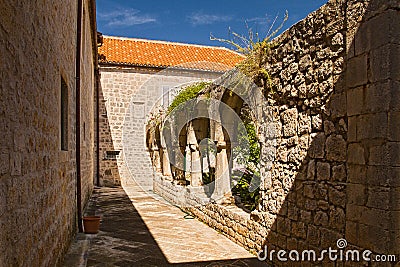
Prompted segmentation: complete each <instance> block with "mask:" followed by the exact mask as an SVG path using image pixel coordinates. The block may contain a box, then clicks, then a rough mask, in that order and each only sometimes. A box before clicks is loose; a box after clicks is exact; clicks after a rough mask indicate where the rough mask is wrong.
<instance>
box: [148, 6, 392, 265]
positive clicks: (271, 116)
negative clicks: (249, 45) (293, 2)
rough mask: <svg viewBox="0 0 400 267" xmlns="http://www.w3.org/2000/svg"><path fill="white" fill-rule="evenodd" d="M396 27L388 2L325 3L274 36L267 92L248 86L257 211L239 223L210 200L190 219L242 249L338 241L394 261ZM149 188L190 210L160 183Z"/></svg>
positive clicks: (266, 63)
mask: <svg viewBox="0 0 400 267" xmlns="http://www.w3.org/2000/svg"><path fill="white" fill-rule="evenodd" d="M399 20H400V12H399V2H398V1H377V0H370V1H350V0H349V1H333V0H332V1H329V2H328V4H326V5H325V6H323V7H321V8H320V9H319V10H317V11H315V12H313V13H311V14H310V15H309V16H307V17H306V18H305V19H304V20H302V21H300V22H299V23H297V24H296V25H294V26H292V27H291V28H290V29H289V30H287V31H286V32H285V33H283V34H282V35H281V36H279V37H278V38H277V39H276V41H277V43H278V45H277V46H276V47H274V48H273V49H272V51H271V53H270V54H268V55H266V56H265V57H264V59H263V61H262V64H261V66H262V68H265V69H266V70H267V71H268V72H269V74H270V75H271V77H272V80H273V84H274V85H273V88H272V90H273V93H271V92H270V91H271V90H270V88H269V87H268V82H267V81H266V79H265V78H262V77H261V78H259V79H255V82H256V83H257V84H258V85H259V86H261V87H263V90H264V97H265V99H266V101H264V103H263V107H262V109H263V120H262V121H258V122H256V123H257V124H258V125H259V129H260V135H259V138H260V141H261V144H262V156H261V176H262V182H261V187H260V189H261V203H260V207H259V209H258V211H257V212H253V213H252V216H251V218H252V221H251V222H250V221H249V217H247V218H246V217H240V216H239V217H238V216H237V215H234V214H233V213H232V211H231V210H229V209H227V208H226V207H223V206H219V205H215V204H208V205H204V206H201V205H196V206H194V207H192V208H191V209H192V212H193V213H194V214H196V216H198V217H199V218H200V219H201V220H203V221H205V222H206V223H208V224H209V225H211V226H213V227H215V228H216V229H218V230H220V231H222V232H223V233H225V234H226V235H228V236H229V237H230V238H232V239H233V240H236V241H237V242H239V243H240V244H242V245H244V246H245V247H247V248H248V249H250V250H253V251H257V250H259V249H261V247H262V246H263V245H267V246H268V249H269V250H272V249H274V250H279V249H285V250H286V251H289V250H291V249H296V250H298V251H303V250H306V249H315V251H321V250H322V249H327V248H328V247H332V248H336V241H337V240H338V239H339V238H345V239H346V240H347V241H348V246H347V249H359V250H360V251H362V250H364V249H368V250H371V251H372V252H373V254H397V255H399V254H400V251H399V248H400V246H399V242H400V237H399V234H400V229H399V225H400V224H399V220H400V214H399V205H398V204H399V199H400V195H399V181H400V177H399V173H398V166H399V155H400V152H399V144H398V141H399V138H400V133H399V131H398V129H399V116H398V110H399V104H398V103H399V99H398V96H399V93H398V92H399V83H398V81H399V79H400V76H399V73H400V72H399V69H400V65H399V62H400V60H399V57H400V53H399V40H400V39H399V38H398V37H399V36H398V33H399V32H400V23H399ZM228 89H229V88H228ZM215 90H216V93H215V94H214V95H219V96H221V95H222V94H221V90H222V91H223V90H224V89H223V88H222V89H221V87H217V88H216V89H215ZM218 90H219V92H217V91H218ZM271 148H274V149H271ZM271 151H272V152H274V151H275V152H276V153H273V154H272V155H271ZM271 156H272V158H271ZM155 189H156V191H157V192H159V193H160V194H161V195H163V196H164V197H166V198H167V199H169V200H170V201H174V202H177V203H188V202H190V199H192V200H193V201H194V202H196V198H195V197H193V196H192V195H191V194H188V193H187V192H189V191H187V192H186V193H185V191H186V189H185V188H184V187H181V186H174V185H173V184H171V183H170V182H168V179H165V180H164V179H162V178H157V179H156V180H155ZM182 198H188V199H189V200H186V201H182ZM193 201H192V202H193ZM198 203H200V202H198ZM235 218H236V219H235ZM254 225H256V226H254ZM260 226H261V228H260ZM243 228H245V229H244V230H243ZM260 229H262V231H261V230H260ZM260 236H261V237H262V241H261V242H260ZM326 259H327V258H326ZM274 264H276V265H277V266H280V265H282V266H284V265H286V264H287V263H285V262H283V263H282V262H279V261H278V260H277V259H276V258H275V260H274ZM302 264H303V263H301V264H300V265H299V266H302ZM326 264H328V263H327V262H326ZM346 264H347V265H348V266H353V265H352V264H354V266H358V265H359V264H360V263H358V262H355V263H351V262H347V263H346Z"/></svg>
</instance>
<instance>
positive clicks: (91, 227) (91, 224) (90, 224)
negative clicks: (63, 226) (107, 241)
mask: <svg viewBox="0 0 400 267" xmlns="http://www.w3.org/2000/svg"><path fill="white" fill-rule="evenodd" d="M99 228H100V216H86V217H83V229H84V231H85V234H97V233H98V232H99Z"/></svg>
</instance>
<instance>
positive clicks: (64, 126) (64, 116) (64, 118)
mask: <svg viewBox="0 0 400 267" xmlns="http://www.w3.org/2000/svg"><path fill="white" fill-rule="evenodd" d="M60 130H61V150H65V151H67V150H68V86H67V83H66V82H65V80H64V79H63V77H61V125H60Z"/></svg>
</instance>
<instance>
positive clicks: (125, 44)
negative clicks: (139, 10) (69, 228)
mask: <svg viewBox="0 0 400 267" xmlns="http://www.w3.org/2000/svg"><path fill="white" fill-rule="evenodd" d="M103 40H104V41H103V45H102V46H101V47H100V48H99V58H100V62H99V65H100V74H101V90H100V102H101V104H100V129H101V130H100V135H101V136H100V157H101V158H100V181H101V184H104V185H115V184H116V185H118V184H121V182H122V183H129V182H130V181H132V179H134V180H136V181H137V182H139V184H140V185H142V186H145V187H152V180H151V177H152V175H153V172H152V168H151V163H150V160H149V157H148V152H147V151H146V145H145V139H146V138H145V123H146V115H147V114H149V113H150V112H151V111H152V110H153V111H155V113H157V108H158V107H159V106H164V107H165V106H168V105H169V103H170V102H172V100H173V98H174V96H175V94H176V92H177V91H178V90H179V89H180V88H181V87H182V86H183V85H187V84H190V83H193V82H198V81H210V80H214V79H216V78H218V77H219V76H221V75H222V74H223V73H224V72H225V71H227V70H229V69H232V68H233V67H234V66H235V65H236V64H237V63H238V62H239V61H241V60H242V59H243V57H242V56H241V55H240V54H238V53H236V52H233V51H231V50H229V49H226V48H223V47H211V46H201V45H193V44H182V43H174V42H163V41H153V40H143V39H133V38H122V37H111V36H105V37H104V39H103Z"/></svg>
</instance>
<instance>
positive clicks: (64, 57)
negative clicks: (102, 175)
mask: <svg viewBox="0 0 400 267" xmlns="http://www.w3.org/2000/svg"><path fill="white" fill-rule="evenodd" d="M90 3H92V2H91V1H84V16H83V17H84V18H83V21H84V22H83V26H82V43H83V49H82V61H81V68H82V73H81V76H82V80H81V85H82V86H81V92H82V106H83V108H82V129H81V131H82V132H81V135H82V193H83V195H82V202H83V204H84V203H85V201H86V200H87V199H88V197H89V194H90V192H91V190H92V188H93V182H92V181H93V173H92V172H93V143H94V139H93V130H94V129H93V114H94V111H93V102H94V100H93V91H94V85H93V68H94V64H93V62H94V61H93V60H94V58H93V53H94V52H93V51H95V50H93V42H94V40H95V39H93V38H92V33H93V25H92V23H91V19H92V17H91V16H92V15H94V14H92V7H91V5H90ZM76 16H77V2H76V1H41V3H40V4H38V3H37V2H36V1H2V2H1V10H0V40H1V41H0V51H1V55H2V60H1V64H0V82H1V86H0V88H1V89H0V90H1V91H0V95H1V97H0V117H1V120H0V129H1V130H0V140H1V141H0V229H1V230H0V266H56V264H57V263H59V262H60V260H62V256H63V254H64V253H65V252H66V250H67V249H68V247H69V243H70V240H71V238H72V237H73V235H74V234H75V233H76V231H77V215H76V214H77V204H76V164H77V163H76V157H75V140H76V130H77V129H76V128H75V108H76V106H75V105H76V103H75V101H76V98H75V83H76V78H75V77H76V73H75V53H76V24H77V21H76V20H77V18H76ZM62 79H63V80H64V81H65V83H64V84H63V85H62ZM62 88H64V89H65V90H64V91H65V95H64V99H65V110H64V114H65V117H64V118H65V119H66V124H64V125H65V127H66V128H64V129H65V131H64V132H65V135H66V139H65V141H66V142H65V143H64V147H63V149H62V145H61V143H62V142H61V132H62V127H61V113H62V111H61V98H62V97H61V91H62ZM83 125H85V126H84V127H83ZM83 129H85V132H84V130H83Z"/></svg>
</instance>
